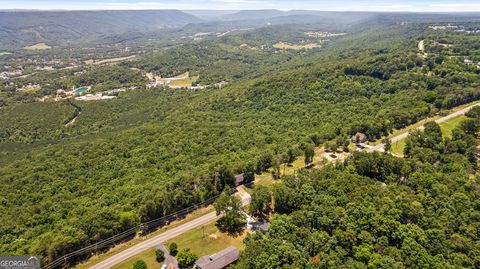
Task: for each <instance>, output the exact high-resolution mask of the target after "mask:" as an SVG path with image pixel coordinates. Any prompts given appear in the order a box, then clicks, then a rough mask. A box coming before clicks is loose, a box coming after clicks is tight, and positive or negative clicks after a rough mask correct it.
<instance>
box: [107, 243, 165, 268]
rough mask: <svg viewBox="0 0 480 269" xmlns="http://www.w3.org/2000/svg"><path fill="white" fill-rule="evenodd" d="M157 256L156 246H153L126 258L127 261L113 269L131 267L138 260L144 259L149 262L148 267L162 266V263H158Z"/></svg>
mask: <svg viewBox="0 0 480 269" xmlns="http://www.w3.org/2000/svg"><path fill="white" fill-rule="evenodd" d="M155 258H156V256H155V248H151V249H148V250H146V251H143V252H141V253H139V254H137V255H135V256H132V257H130V258H128V259H126V260H125V261H123V262H121V263H119V264H117V265H115V266H113V267H112V269H131V268H133V264H134V263H135V262H136V261H138V260H143V261H144V262H145V263H146V264H147V268H151V269H152V268H160V266H162V264H161V263H158V262H157V261H156V259H155Z"/></svg>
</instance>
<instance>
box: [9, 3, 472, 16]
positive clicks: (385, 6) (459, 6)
mask: <svg viewBox="0 0 480 269" xmlns="http://www.w3.org/2000/svg"><path fill="white" fill-rule="evenodd" d="M162 9H177V10H219V11H220V10H224V11H238V10H263V9H277V10H317V11H357V12H429V13H431V12H437V13H449V12H479V11H480V3H478V1H471V0H465V1H461V2H458V1H452V0H437V1H431V0H429V1H421V2H419V1H414V0H385V1H379V0H373V1H354V0H346V1H343V2H342V3H338V1H312V0H301V1H295V2H292V1H286V0H206V1H196V0H180V1H172V0H154V1H149V0H143V1H132V0H114V1H108V0H86V1H68V2H67V1H58V0H49V1H33V0H19V1H11V0H7V1H4V3H2V7H0V10H52V11H53V10H162Z"/></svg>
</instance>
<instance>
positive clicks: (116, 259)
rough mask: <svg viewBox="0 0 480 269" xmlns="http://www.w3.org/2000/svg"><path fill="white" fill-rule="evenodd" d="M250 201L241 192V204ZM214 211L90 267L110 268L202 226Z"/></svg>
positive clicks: (213, 215) (214, 214) (248, 197)
mask: <svg viewBox="0 0 480 269" xmlns="http://www.w3.org/2000/svg"><path fill="white" fill-rule="evenodd" d="M249 203H250V195H247V196H245V193H243V192H242V204H243V205H247V204H249ZM217 217H218V216H217V214H216V212H211V213H208V214H206V215H203V216H201V217H198V218H196V219H193V220H191V221H189V222H187V223H184V224H182V225H180V226H177V227H175V228H172V229H170V230H168V231H166V232H163V233H161V234H159V235H156V236H154V237H152V238H149V239H147V240H145V241H143V242H141V243H138V244H137V245H134V246H132V247H130V248H128V249H126V250H124V251H122V252H120V253H118V254H115V255H114V256H112V257H110V258H108V259H106V260H103V261H102V262H99V263H97V264H95V265H93V266H91V267H90V269H108V268H111V267H112V266H114V265H116V264H118V263H120V262H122V261H124V260H126V259H128V258H130V257H132V256H134V255H136V254H138V253H140V252H142V251H144V250H147V249H150V248H154V247H156V246H159V245H160V244H161V243H163V242H165V241H167V240H170V239H172V238H175V237H177V236H179V235H181V234H183V233H185V232H187V231H190V230H192V229H194V228H196V227H199V226H202V225H204V224H207V223H209V222H211V221H213V220H215V219H216V218H217Z"/></svg>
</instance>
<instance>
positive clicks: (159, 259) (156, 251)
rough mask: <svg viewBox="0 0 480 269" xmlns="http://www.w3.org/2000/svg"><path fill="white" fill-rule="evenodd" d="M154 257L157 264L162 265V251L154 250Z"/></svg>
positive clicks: (163, 259)
mask: <svg viewBox="0 0 480 269" xmlns="http://www.w3.org/2000/svg"><path fill="white" fill-rule="evenodd" d="M155 256H156V260H157V262H159V263H162V262H163V261H165V253H163V251H161V250H160V249H157V250H155Z"/></svg>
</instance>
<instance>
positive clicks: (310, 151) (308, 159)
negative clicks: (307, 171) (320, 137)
mask: <svg viewBox="0 0 480 269" xmlns="http://www.w3.org/2000/svg"><path fill="white" fill-rule="evenodd" d="M303 153H304V156H305V165H309V164H311V163H312V162H313V157H314V156H315V148H314V147H313V145H311V144H309V145H307V146H306V147H305V150H304V152H303Z"/></svg>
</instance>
